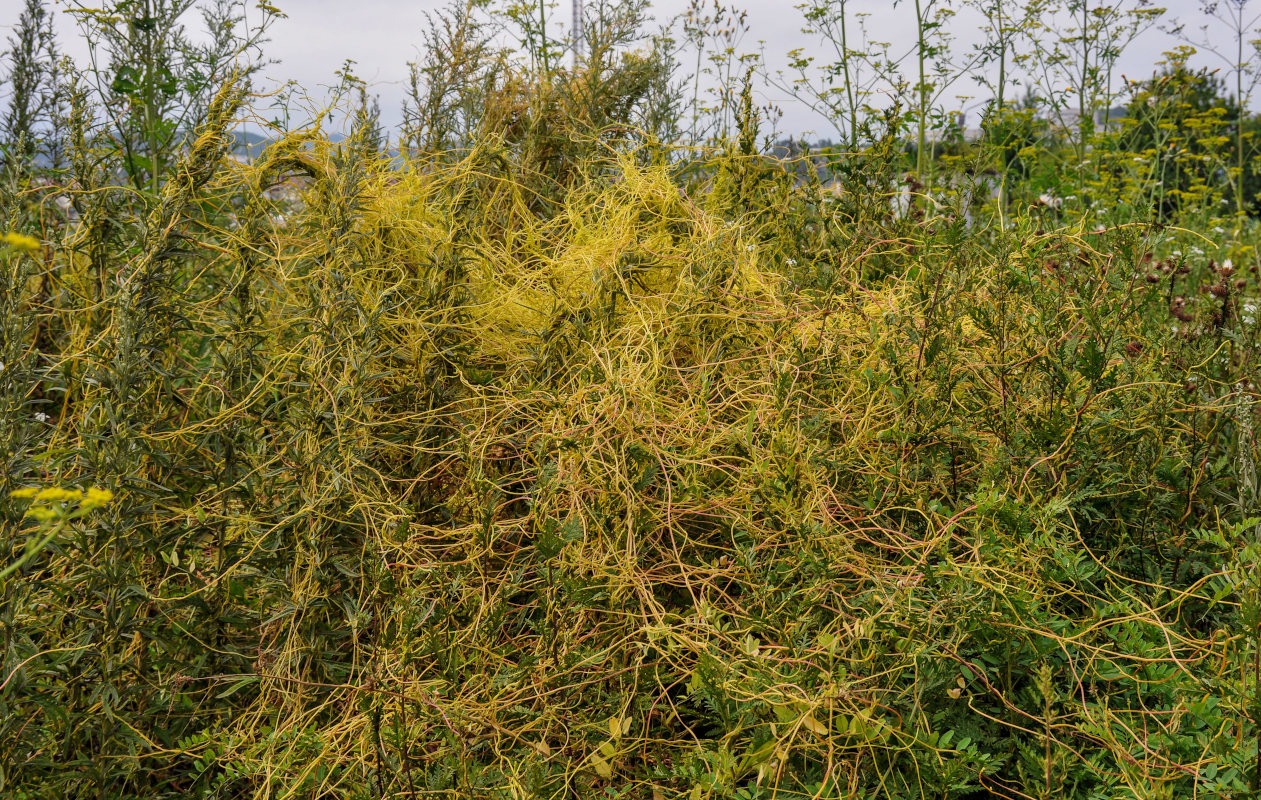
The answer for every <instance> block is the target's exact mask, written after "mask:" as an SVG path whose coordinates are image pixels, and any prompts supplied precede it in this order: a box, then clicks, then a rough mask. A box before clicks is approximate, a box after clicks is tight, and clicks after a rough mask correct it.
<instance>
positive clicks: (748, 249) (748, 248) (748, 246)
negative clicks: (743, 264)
mask: <svg viewBox="0 0 1261 800" xmlns="http://www.w3.org/2000/svg"><path fill="white" fill-rule="evenodd" d="M756 249H757V248H756V247H754V246H753V245H751V244H746V245H745V246H744V252H746V253H752V252H753V251H754V250H756Z"/></svg>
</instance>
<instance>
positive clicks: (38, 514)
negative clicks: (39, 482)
mask: <svg viewBox="0 0 1261 800" xmlns="http://www.w3.org/2000/svg"><path fill="white" fill-rule="evenodd" d="M10 496H11V497H13V498H14V499H15V500H33V501H34V502H33V503H32V504H31V507H30V508H28V509H27V510H26V515H27V516H28V517H33V518H34V519H37V520H39V521H41V522H47V521H49V520H53V519H60V518H62V517H69V518H73V517H80V516H82V515H84V514H86V513H87V512H89V511H92V510H94V509H97V508H100V507H102V506H104V505H107V504H109V502H110V501H111V500H113V499H114V493H113V492H111V491H110V490H109V489H98V488H96V487H92V488H91V489H88V490H87V491H86V492H84V491H80V490H78V489H63V488H61V487H51V488H48V489H36V488H34V487H30V488H26V489H18V490H17V491H15V492H13V493H12V494H11V495H10ZM73 503H77V504H78V507H77V508H76V509H75V511H74V513H73V514H70V513H67V510H68V506H70V505H71V504H73Z"/></svg>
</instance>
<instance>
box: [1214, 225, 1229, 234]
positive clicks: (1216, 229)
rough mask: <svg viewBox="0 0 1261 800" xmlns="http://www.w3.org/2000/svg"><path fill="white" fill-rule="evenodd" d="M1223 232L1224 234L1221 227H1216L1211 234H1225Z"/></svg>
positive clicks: (1223, 229) (1224, 230)
mask: <svg viewBox="0 0 1261 800" xmlns="http://www.w3.org/2000/svg"><path fill="white" fill-rule="evenodd" d="M1225 232H1226V229H1225V228H1222V227H1221V226H1217V227H1214V228H1213V233H1225Z"/></svg>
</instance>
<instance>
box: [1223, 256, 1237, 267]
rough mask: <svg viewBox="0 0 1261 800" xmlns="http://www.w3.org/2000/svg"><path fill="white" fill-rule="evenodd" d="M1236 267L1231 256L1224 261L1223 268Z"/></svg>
mask: <svg viewBox="0 0 1261 800" xmlns="http://www.w3.org/2000/svg"><path fill="white" fill-rule="evenodd" d="M1234 268H1235V262H1234V261H1231V260H1230V259H1229V258H1228V259H1226V260H1225V261H1223V262H1222V269H1234Z"/></svg>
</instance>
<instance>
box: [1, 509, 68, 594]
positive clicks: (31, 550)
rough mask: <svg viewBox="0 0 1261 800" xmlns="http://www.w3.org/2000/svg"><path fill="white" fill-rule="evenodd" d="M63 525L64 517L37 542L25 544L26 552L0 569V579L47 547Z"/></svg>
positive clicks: (18, 568) (22, 565) (13, 571)
mask: <svg viewBox="0 0 1261 800" xmlns="http://www.w3.org/2000/svg"><path fill="white" fill-rule="evenodd" d="M65 527H66V521H65V520H64V519H62V520H59V521H58V522H57V524H56V525H55V526H54V527H53V529H52V530H50V531H49V532H48V533H47V534H45V535H44V538H43V539H40V540H39V541H38V542H36V543H35V544H33V545H27V547H26V552H25V553H23V554H22V557H21V558H19V559H18V560H17V561H14V562H13V563H12V564H10V565H9V566H7V567H5V568H4V570H3V571H0V581H3V580H4V579H6V578H8V577H9V576H10V575H12V574H13V573H15V572H17V571H18V570H20V569H21V568H22V567H24V566H25V565H26V562H28V561H30V560H31V559H32V558H34V557H35V556H36V555H37V554H38V553H39V552H40V551H41V550H43V549H44V548H45V547H47V546H48V543H49V542H51V541H52V540H53V538H54V537H56V536H57V534H59V533H61V531H62V529H63V528H65Z"/></svg>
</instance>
